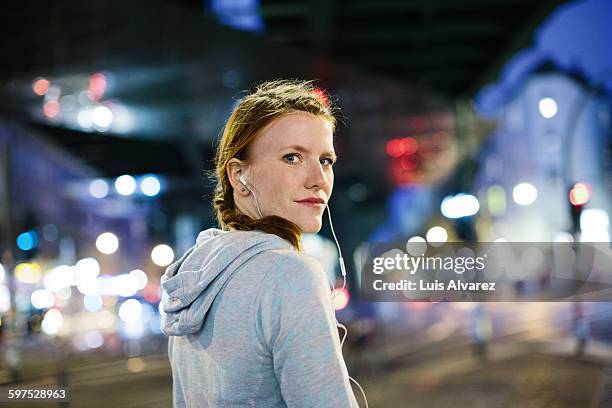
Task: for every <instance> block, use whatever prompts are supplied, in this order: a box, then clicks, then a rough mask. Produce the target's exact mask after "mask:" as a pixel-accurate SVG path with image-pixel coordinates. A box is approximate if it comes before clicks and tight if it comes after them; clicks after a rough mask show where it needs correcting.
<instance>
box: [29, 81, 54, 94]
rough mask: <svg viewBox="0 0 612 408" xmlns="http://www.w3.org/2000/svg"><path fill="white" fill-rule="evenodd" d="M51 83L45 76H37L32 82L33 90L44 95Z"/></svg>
mask: <svg viewBox="0 0 612 408" xmlns="http://www.w3.org/2000/svg"><path fill="white" fill-rule="evenodd" d="M50 84H51V83H50V82H49V81H48V80H46V79H45V78H40V77H39V78H36V79H35V80H34V82H33V83H32V90H33V91H34V93H35V94H36V95H39V96H43V95H44V94H45V93H47V90H48V89H49V85H50Z"/></svg>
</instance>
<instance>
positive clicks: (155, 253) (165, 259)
mask: <svg viewBox="0 0 612 408" xmlns="http://www.w3.org/2000/svg"><path fill="white" fill-rule="evenodd" d="M151 259H152V260H153V262H154V263H155V265H158V266H168V265H170V264H171V263H172V261H173V260H174V251H173V250H172V248H170V247H169V246H168V245H165V244H160V245H157V246H156V247H155V248H153V250H152V251H151Z"/></svg>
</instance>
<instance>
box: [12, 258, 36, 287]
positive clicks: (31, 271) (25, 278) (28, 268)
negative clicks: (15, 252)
mask: <svg viewBox="0 0 612 408" xmlns="http://www.w3.org/2000/svg"><path fill="white" fill-rule="evenodd" d="M41 277H42V271H41V269H40V265H39V264H37V263H36V262H32V263H20V264H18V265H17V266H16V267H15V278H17V280H19V281H21V282H23V283H38V282H40V279H41Z"/></svg>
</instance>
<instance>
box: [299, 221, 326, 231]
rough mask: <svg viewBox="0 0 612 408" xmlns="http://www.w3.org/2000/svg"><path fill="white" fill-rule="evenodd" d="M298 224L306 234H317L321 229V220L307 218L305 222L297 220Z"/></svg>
mask: <svg viewBox="0 0 612 408" xmlns="http://www.w3.org/2000/svg"><path fill="white" fill-rule="evenodd" d="M296 224H297V225H298V227H300V229H301V230H302V232H303V233H305V234H316V233H317V232H319V231H320V230H321V220H307V221H305V222H296Z"/></svg>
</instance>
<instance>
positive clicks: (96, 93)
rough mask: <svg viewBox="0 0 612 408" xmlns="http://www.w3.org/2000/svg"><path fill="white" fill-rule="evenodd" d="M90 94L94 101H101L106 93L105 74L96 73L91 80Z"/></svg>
mask: <svg viewBox="0 0 612 408" xmlns="http://www.w3.org/2000/svg"><path fill="white" fill-rule="evenodd" d="M88 90H89V93H90V94H91V97H92V99H94V100H96V101H97V100H100V99H101V98H102V96H104V92H105V91H106V77H105V76H104V74H101V73H99V72H98V73H95V74H93V75H92V76H91V77H90V78H89V86H88Z"/></svg>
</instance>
